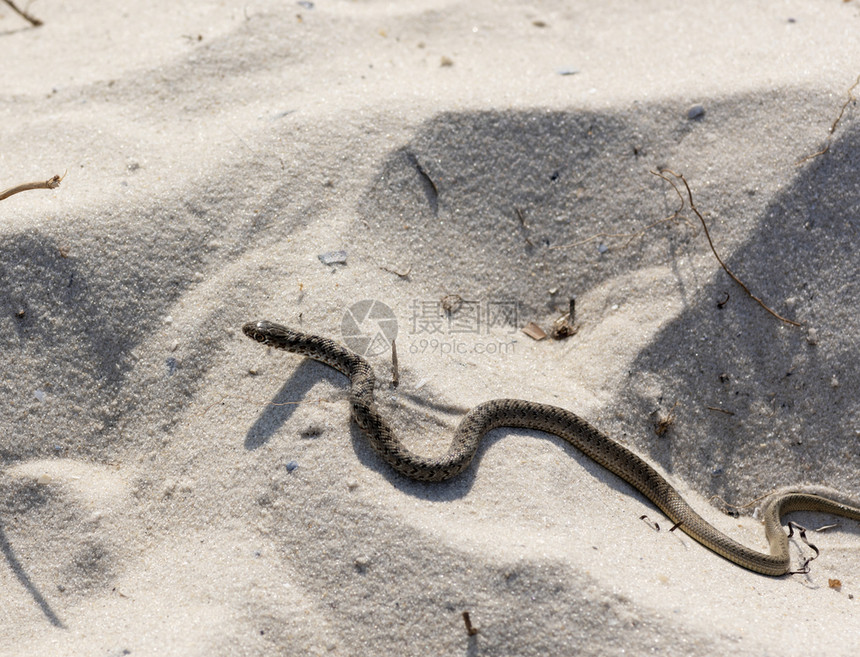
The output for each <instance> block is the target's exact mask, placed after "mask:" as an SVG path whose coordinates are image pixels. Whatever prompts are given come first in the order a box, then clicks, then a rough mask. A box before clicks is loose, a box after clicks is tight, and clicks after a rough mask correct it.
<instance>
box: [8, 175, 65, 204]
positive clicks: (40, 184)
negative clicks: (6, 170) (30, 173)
mask: <svg viewBox="0 0 860 657" xmlns="http://www.w3.org/2000/svg"><path fill="white" fill-rule="evenodd" d="M65 175H66V174H63V175H62V176H54V177H53V178H50V179H48V180H40V181H37V182H29V183H24V184H23V185H16V186H15V187H10V188H9V189H7V190H4V191H2V192H0V201H2V200H3V199H5V198H9V197H10V196H12V195H13V194H17V193H18V192H26V191H27V190H29V189H56V188H57V187H59V186H60V181H61V180H62V179H63V178H64V177H65Z"/></svg>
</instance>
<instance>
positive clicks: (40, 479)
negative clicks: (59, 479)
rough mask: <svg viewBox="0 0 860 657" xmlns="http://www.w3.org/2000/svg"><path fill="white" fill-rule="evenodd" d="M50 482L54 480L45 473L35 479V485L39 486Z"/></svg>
mask: <svg viewBox="0 0 860 657" xmlns="http://www.w3.org/2000/svg"><path fill="white" fill-rule="evenodd" d="M52 481H54V478H53V477H52V476H51V475H49V474H47V473H44V474H40V475H39V477H38V479H36V483H37V484H39V485H40V486H44V485H45V484H50V483H51V482H52Z"/></svg>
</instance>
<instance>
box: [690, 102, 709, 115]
mask: <svg viewBox="0 0 860 657" xmlns="http://www.w3.org/2000/svg"><path fill="white" fill-rule="evenodd" d="M704 115H705V108H704V107H702V106H701V105H699V104H698V103H697V104H696V105H692V106H691V107H690V108H689V109H688V110H687V118H688V119H698V118H699V117H701V116H704Z"/></svg>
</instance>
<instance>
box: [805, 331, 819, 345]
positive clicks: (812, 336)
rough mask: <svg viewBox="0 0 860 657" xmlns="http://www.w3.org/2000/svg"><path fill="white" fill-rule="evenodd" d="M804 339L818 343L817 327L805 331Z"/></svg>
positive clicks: (814, 343) (810, 342)
mask: <svg viewBox="0 0 860 657" xmlns="http://www.w3.org/2000/svg"><path fill="white" fill-rule="evenodd" d="M806 341H807V342H808V343H809V344H811V345H816V344H818V329H814V328H811V329H809V330H808V331H807V332H806Z"/></svg>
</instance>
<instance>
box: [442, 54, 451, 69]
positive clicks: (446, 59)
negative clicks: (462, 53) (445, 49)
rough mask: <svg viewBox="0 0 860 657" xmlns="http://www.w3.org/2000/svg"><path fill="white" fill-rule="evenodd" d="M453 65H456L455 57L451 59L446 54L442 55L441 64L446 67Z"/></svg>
mask: <svg viewBox="0 0 860 657" xmlns="http://www.w3.org/2000/svg"><path fill="white" fill-rule="evenodd" d="M453 65H454V60H453V59H451V58H450V57H445V55H442V59H440V60H439V66H442V67H445V66H453Z"/></svg>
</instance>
